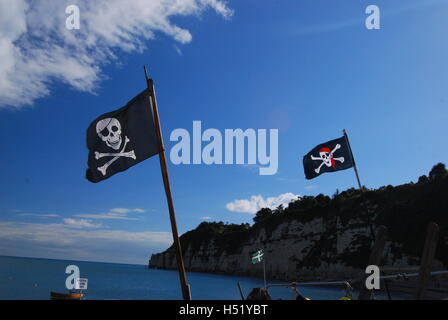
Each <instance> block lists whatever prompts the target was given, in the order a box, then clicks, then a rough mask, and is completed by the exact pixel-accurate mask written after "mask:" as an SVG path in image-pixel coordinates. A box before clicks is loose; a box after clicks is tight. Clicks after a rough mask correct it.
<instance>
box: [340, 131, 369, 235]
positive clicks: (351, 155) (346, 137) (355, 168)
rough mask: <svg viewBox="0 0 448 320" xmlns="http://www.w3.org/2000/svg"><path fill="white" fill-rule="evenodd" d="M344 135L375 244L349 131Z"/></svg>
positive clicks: (344, 132)
mask: <svg viewBox="0 0 448 320" xmlns="http://www.w3.org/2000/svg"><path fill="white" fill-rule="evenodd" d="M342 133H343V134H344V137H345V141H347V146H348V150H349V152H350V157H351V158H352V161H353V170H355V174H356V180H357V181H358V187H359V190H360V191H361V197H362V204H363V206H364V210H365V211H366V214H367V220H368V221H367V223H368V224H369V229H370V235H371V237H372V240H373V242H375V238H376V237H375V231H374V230H373V226H372V221H371V219H370V216H369V212H368V211H367V206H366V204H365V202H364V188H363V186H362V185H361V180H360V179H359V174H358V168H357V167H356V162H355V157H354V156H353V152H352V147H351V146H350V141H349V140H348V135H347V131H346V130H345V129H343V130H342Z"/></svg>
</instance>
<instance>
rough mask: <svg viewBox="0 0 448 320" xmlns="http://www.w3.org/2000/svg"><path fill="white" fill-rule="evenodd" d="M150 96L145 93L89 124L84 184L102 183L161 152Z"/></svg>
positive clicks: (147, 92)
mask: <svg viewBox="0 0 448 320" xmlns="http://www.w3.org/2000/svg"><path fill="white" fill-rule="evenodd" d="M149 95H150V94H149V90H145V91H143V92H141V93H140V94H139V95H138V96H136V97H135V98H134V99H132V100H131V101H129V102H128V104H127V105H125V106H124V107H122V108H121V109H118V110H116V111H112V112H109V113H106V114H103V115H101V116H99V117H98V118H97V119H96V120H95V121H93V122H92V123H91V124H90V126H89V128H88V129H87V148H88V149H89V158H88V169H87V172H86V178H87V180H89V181H90V182H95V183H96V182H99V181H101V180H105V179H107V178H109V177H111V176H112V175H114V174H115V173H118V172H121V171H124V170H126V169H128V168H130V167H132V166H134V165H136V164H137V163H139V162H141V161H143V160H145V159H147V158H149V157H152V156H154V155H156V154H158V153H160V152H161V148H160V146H159V143H158V139H157V135H156V131H155V126H154V116H153V112H152V108H151V105H150V103H149Z"/></svg>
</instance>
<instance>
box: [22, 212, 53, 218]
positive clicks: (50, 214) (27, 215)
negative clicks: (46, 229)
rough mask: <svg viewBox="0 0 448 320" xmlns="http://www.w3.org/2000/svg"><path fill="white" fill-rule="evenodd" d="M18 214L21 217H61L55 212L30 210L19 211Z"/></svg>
mask: <svg viewBox="0 0 448 320" xmlns="http://www.w3.org/2000/svg"><path fill="white" fill-rule="evenodd" d="M17 216H20V217H38V218H57V217H59V215H58V214H53V213H49V214H45V213H28V212H24V213H17Z"/></svg>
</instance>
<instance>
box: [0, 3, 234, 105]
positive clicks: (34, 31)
mask: <svg viewBox="0 0 448 320" xmlns="http://www.w3.org/2000/svg"><path fill="white" fill-rule="evenodd" d="M68 5H77V6H78V7H79V8H80V18H81V28H80V29H79V30H68V29H66V26H65V25H66V23H65V20H66V19H67V15H66V13H65V8H66V7H67V6H68ZM207 8H212V9H213V10H215V11H216V12H217V13H218V14H220V15H221V16H223V17H225V18H227V17H230V16H231V15H232V11H231V10H230V9H229V8H228V7H227V6H226V5H225V4H224V2H223V1H221V0H151V1H148V0H129V1H123V0H95V1H89V0H58V1H54V0H39V1H31V0H0V61H1V63H0V106H9V107H20V106H23V105H29V104H32V103H33V102H34V100H36V99H38V98H42V97H45V96H48V95H49V94H50V90H51V89H50V88H51V87H50V85H51V83H52V82H53V81H54V80H58V81H62V82H64V83H66V84H68V85H70V86H71V87H73V88H75V89H76V90H80V91H85V92H92V93H93V92H95V89H96V88H97V87H98V84H99V82H100V81H101V80H102V79H103V78H104V76H102V75H101V69H102V67H103V66H105V65H106V64H108V63H111V62H113V61H116V59H117V55H116V54H117V53H118V52H127V53H130V52H135V51H137V52H142V51H143V50H144V49H145V48H146V46H145V43H146V41H147V40H149V39H153V38H155V36H156V34H158V33H163V34H166V35H168V36H170V37H172V38H173V39H174V40H176V41H177V42H179V43H182V44H185V43H188V42H190V41H191V40H192V35H191V34H190V32H189V31H188V30H186V29H182V28H181V27H179V26H177V25H175V24H173V23H172V22H171V21H170V18H172V17H174V16H198V15H200V14H201V13H202V12H203V11H204V10H206V9H207Z"/></svg>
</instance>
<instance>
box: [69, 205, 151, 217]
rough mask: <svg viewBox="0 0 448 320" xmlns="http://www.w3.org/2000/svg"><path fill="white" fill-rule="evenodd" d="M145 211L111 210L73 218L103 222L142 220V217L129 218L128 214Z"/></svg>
mask: <svg viewBox="0 0 448 320" xmlns="http://www.w3.org/2000/svg"><path fill="white" fill-rule="evenodd" d="M143 212H146V210H144V209H141V208H135V209H127V208H113V209H110V210H109V211H108V212H106V213H94V214H75V215H73V216H74V217H78V218H87V219H103V220H107V219H109V220H143V218H142V217H129V216H128V214H129V213H143Z"/></svg>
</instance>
